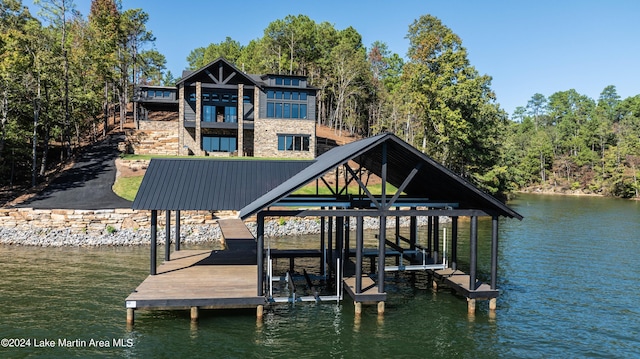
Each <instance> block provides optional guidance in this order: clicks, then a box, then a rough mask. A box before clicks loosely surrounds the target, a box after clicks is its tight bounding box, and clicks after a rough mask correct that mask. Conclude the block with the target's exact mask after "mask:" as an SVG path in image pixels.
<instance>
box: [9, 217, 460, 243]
mask: <svg viewBox="0 0 640 359" xmlns="http://www.w3.org/2000/svg"><path fill="white" fill-rule="evenodd" d="M450 220H451V219H450V218H449V217H440V223H447V222H449V221H450ZM351 221H352V222H351V228H355V218H352V219H351ZM395 221H396V220H395V217H389V218H388V219H387V228H393V227H395ZM426 224H427V220H426V217H419V218H418V226H425V225H426ZM246 226H247V228H249V231H250V232H251V233H252V234H253V235H254V236H255V235H256V227H257V225H256V223H255V222H246ZM378 226H379V220H378V218H365V221H364V229H365V230H371V229H377V228H378ZM408 226H409V219H408V218H405V217H403V218H401V220H400V227H408ZM172 229H173V228H172ZM264 231H265V237H267V238H269V237H283V236H299V235H311V234H319V233H320V220H318V219H316V218H313V219H299V218H289V219H288V220H287V221H284V222H282V221H280V220H270V221H267V222H265V229H264ZM180 232H181V233H180V242H181V243H184V244H207V243H212V244H216V243H217V244H222V243H223V241H222V236H221V232H220V228H219V227H218V224H217V223H216V224H202V225H181V231H180ZM174 237H175V232H173V231H172V232H171V238H172V239H171V241H170V243H172V244H173V243H174ZM157 241H158V246H164V244H165V229H164V227H158V236H157ZM150 244H151V236H150V232H149V228H140V229H120V230H117V231H113V232H108V231H94V232H86V233H82V232H80V233H78V232H75V231H72V230H71V229H45V228H34V229H17V228H8V227H0V246H24V247H131V246H149V245H150Z"/></svg>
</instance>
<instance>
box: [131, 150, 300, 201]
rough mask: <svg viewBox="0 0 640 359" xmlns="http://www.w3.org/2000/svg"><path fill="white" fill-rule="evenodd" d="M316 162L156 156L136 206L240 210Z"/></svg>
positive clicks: (143, 180)
mask: <svg viewBox="0 0 640 359" xmlns="http://www.w3.org/2000/svg"><path fill="white" fill-rule="evenodd" d="M312 163H313V161H284V160H280V161H278V160H265V161H258V160H226V159H224V160H223V159H157V158H154V159H152V160H151V163H150V164H149V168H148V169H147V172H146V173H145V175H144V178H143V179H142V184H141V185H140V188H139V190H138V193H137V195H136V198H135V200H134V201H133V204H132V208H133V209H146V210H239V209H240V208H242V207H244V206H246V205H248V204H249V203H251V202H253V201H254V200H255V199H257V198H259V197H260V196H262V195H264V194H265V193H267V192H268V191H270V190H271V189H273V188H275V187H277V186H278V185H279V184H281V183H282V182H284V181H285V180H287V179H289V178H291V177H293V176H294V175H295V174H296V173H299V172H300V171H301V170H302V169H304V168H306V167H308V166H309V165H310V164H312Z"/></svg>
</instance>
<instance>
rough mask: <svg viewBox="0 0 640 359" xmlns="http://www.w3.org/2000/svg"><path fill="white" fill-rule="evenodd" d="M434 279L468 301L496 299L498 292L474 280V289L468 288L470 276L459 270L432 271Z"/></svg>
mask: <svg viewBox="0 0 640 359" xmlns="http://www.w3.org/2000/svg"><path fill="white" fill-rule="evenodd" d="M431 273H432V274H433V276H434V278H435V279H438V280H440V281H442V282H444V283H445V284H446V285H448V286H449V287H450V288H451V289H453V290H455V291H456V292H457V293H458V294H460V295H462V296H465V297H467V298H470V299H490V298H497V297H498V295H499V293H500V292H499V291H498V290H497V289H491V286H490V285H489V284H486V283H482V282H480V281H479V280H476V283H475V288H470V287H469V282H470V281H471V276H470V275H468V274H466V273H465V272H462V271H460V270H454V269H451V268H445V269H440V270H432V271H431Z"/></svg>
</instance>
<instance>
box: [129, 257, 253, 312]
mask: <svg viewBox="0 0 640 359" xmlns="http://www.w3.org/2000/svg"><path fill="white" fill-rule="evenodd" d="M212 256H215V253H213V252H212V251H210V250H181V251H177V252H174V253H173V256H172V257H173V259H172V260H171V261H168V262H165V263H163V264H162V265H160V266H159V267H158V273H157V274H156V275H150V276H148V277H147V278H146V279H145V280H144V281H143V282H142V283H141V284H140V285H139V286H138V287H137V288H136V290H135V291H134V292H133V293H131V295H129V296H128V297H127V299H126V306H127V308H129V309H189V308H192V307H199V308H203V309H220V308H255V307H257V306H258V305H264V304H265V303H266V301H265V297H260V296H256V291H257V283H258V280H257V267H256V266H255V265H224V264H222V265H213V264H210V263H211V261H210V260H211V257H212Z"/></svg>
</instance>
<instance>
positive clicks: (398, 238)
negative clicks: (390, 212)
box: [396, 207, 402, 266]
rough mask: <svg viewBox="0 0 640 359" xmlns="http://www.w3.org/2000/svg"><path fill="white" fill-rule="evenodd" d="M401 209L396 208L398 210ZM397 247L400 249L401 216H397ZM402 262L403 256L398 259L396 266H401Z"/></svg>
mask: <svg viewBox="0 0 640 359" xmlns="http://www.w3.org/2000/svg"><path fill="white" fill-rule="evenodd" d="M399 209H400V208H398V207H396V210H399ZM396 246H398V247H400V216H396ZM400 262H402V256H397V257H396V265H397V266H399V265H400Z"/></svg>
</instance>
